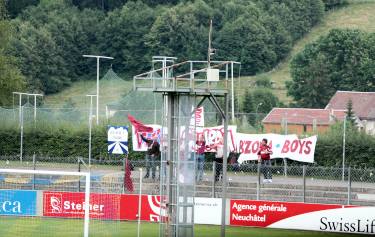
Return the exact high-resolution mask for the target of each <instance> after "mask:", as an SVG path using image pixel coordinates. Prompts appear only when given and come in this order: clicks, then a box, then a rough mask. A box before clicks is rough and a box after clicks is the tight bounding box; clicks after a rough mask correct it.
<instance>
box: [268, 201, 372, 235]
mask: <svg viewBox="0 0 375 237" xmlns="http://www.w3.org/2000/svg"><path fill="white" fill-rule="evenodd" d="M374 213H375V207H349V208H341V209H330V210H322V211H316V212H309V213H305V214H302V215H297V216H292V217H289V218H286V219H283V220H280V221H278V222H275V223H273V224H271V225H269V226H268V227H271V228H278V229H298V230H315V231H324V232H341V233H353V234H365V235H374V234H375V214H374Z"/></svg>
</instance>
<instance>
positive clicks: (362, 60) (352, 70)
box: [287, 29, 375, 108]
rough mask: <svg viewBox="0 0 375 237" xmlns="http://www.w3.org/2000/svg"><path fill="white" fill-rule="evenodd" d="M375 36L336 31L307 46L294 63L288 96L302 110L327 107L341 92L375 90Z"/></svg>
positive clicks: (292, 64)
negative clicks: (331, 98)
mask: <svg viewBox="0 0 375 237" xmlns="http://www.w3.org/2000/svg"><path fill="white" fill-rule="evenodd" d="M374 39H375V36H374V34H373V33H372V34H368V33H364V32H361V31H359V30H349V29H345V30H342V29H334V30H331V31H330V32H329V33H328V35H326V36H323V37H321V38H319V39H318V40H317V41H316V42H313V43H311V44H308V45H306V46H305V48H304V50H303V51H302V52H301V53H299V54H297V55H296V56H295V57H294V58H293V60H292V62H291V65H290V67H291V75H292V81H291V82H288V83H287V88H288V94H289V95H291V96H292V97H294V99H295V101H296V102H297V104H298V105H299V106H305V107H312V108H320V107H324V106H325V105H326V103H327V102H328V100H329V98H330V97H331V96H332V95H333V94H334V93H335V91H337V90H358V91H374V90H375V79H374V76H373V75H375V70H374V66H375V54H374V52H375V46H374V44H373V43H374V42H375V40H374Z"/></svg>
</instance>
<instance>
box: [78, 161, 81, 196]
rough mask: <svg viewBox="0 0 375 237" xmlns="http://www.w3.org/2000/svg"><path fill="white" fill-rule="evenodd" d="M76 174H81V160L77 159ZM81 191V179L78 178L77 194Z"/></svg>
mask: <svg viewBox="0 0 375 237" xmlns="http://www.w3.org/2000/svg"><path fill="white" fill-rule="evenodd" d="M78 172H81V159H80V157H78ZM80 191H81V179H80V178H78V192H80Z"/></svg>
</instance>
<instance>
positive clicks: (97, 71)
mask: <svg viewBox="0 0 375 237" xmlns="http://www.w3.org/2000/svg"><path fill="white" fill-rule="evenodd" d="M83 57H86V58H96V125H99V60H100V59H101V58H103V59H113V58H112V57H107V56H100V55H83Z"/></svg>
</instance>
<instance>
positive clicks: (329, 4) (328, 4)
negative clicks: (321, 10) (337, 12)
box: [323, 0, 348, 10]
mask: <svg viewBox="0 0 375 237" xmlns="http://www.w3.org/2000/svg"><path fill="white" fill-rule="evenodd" d="M323 2H324V6H325V9H326V10H331V9H333V8H337V7H341V6H343V5H346V4H347V3H348V0H323Z"/></svg>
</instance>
